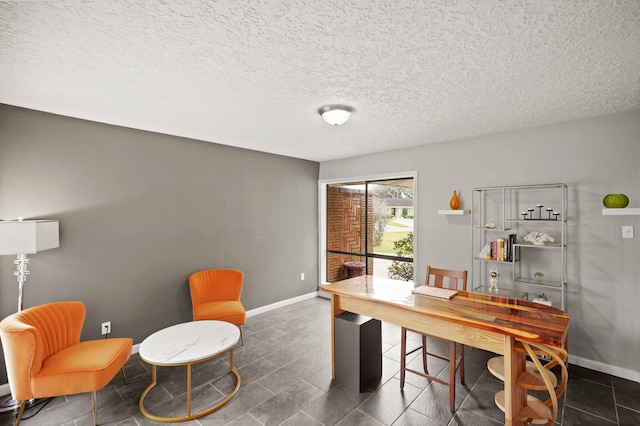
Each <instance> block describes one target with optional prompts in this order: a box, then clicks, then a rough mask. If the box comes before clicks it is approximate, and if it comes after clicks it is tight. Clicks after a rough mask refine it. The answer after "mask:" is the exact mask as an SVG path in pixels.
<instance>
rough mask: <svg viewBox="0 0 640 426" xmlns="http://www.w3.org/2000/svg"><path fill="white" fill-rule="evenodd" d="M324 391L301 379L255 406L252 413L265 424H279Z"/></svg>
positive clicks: (270, 425)
mask: <svg viewBox="0 0 640 426" xmlns="http://www.w3.org/2000/svg"><path fill="white" fill-rule="evenodd" d="M322 393H323V392H322V391H321V390H320V389H318V388H316V387H315V386H313V385H311V384H309V383H307V382H305V381H299V382H297V383H295V384H294V385H292V386H290V387H288V388H287V389H285V390H283V391H282V392H280V393H278V394H276V395H274V396H273V397H271V398H269V399H268V400H266V401H264V402H263V403H262V404H260V405H258V406H257V407H255V408H253V409H252V410H251V411H250V413H251V415H252V416H253V417H255V418H256V419H258V421H260V422H261V423H262V424H264V425H265V426H275V425H279V424H281V423H282V422H284V421H285V420H287V419H288V418H289V417H291V416H293V415H295V414H296V413H297V412H298V411H300V409H301V408H302V406H303V405H304V404H305V403H307V401H310V400H314V399H316V398H317V397H318V396H320V395H321V394H322Z"/></svg>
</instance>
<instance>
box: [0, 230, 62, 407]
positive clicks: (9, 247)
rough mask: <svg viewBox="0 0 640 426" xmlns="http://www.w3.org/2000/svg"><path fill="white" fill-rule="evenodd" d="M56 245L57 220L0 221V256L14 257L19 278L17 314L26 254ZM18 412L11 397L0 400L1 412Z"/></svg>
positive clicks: (57, 240) (20, 308) (57, 243)
mask: <svg viewBox="0 0 640 426" xmlns="http://www.w3.org/2000/svg"><path fill="white" fill-rule="evenodd" d="M58 246H59V239H58V221H57V220H22V219H20V220H16V221H13V220H12V221H0V255H7V254H12V255H17V256H18V257H17V259H16V260H14V261H13V263H14V264H15V265H16V270H15V271H14V273H13V275H15V276H16V277H17V278H18V312H20V311H22V306H23V294H24V283H25V281H26V280H27V275H29V269H28V266H29V259H27V254H34V253H38V252H40V251H44V250H49V249H52V248H56V247H58ZM17 409H18V404H17V401H15V400H14V399H13V398H11V395H6V396H3V397H0V413H3V412H7V411H13V410H17Z"/></svg>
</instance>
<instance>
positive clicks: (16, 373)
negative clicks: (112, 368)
mask: <svg viewBox="0 0 640 426" xmlns="http://www.w3.org/2000/svg"><path fill="white" fill-rule="evenodd" d="M85 316H86V308H85V306H84V304H83V303H82V302H76V301H73V302H55V303H47V304H45V305H39V306H34V307H32V308H28V309H25V310H23V311H21V312H16V313H15V314H12V315H9V316H8V317H6V318H5V319H3V320H2V321H1V322H0V338H1V339H2V348H3V350H4V357H5V365H6V367H7V377H8V379H9V387H10V388H11V394H12V395H13V398H14V399H15V400H18V401H22V400H25V399H31V398H33V397H34V395H33V393H32V391H31V377H32V376H33V375H36V374H38V372H39V371H40V368H41V367H42V362H43V361H44V360H45V359H47V358H48V357H50V356H51V355H53V354H55V353H56V352H58V351H60V350H62V349H64V348H66V347H68V346H71V345H74V344H76V343H78V342H79V341H80V333H81V332H82V325H83V324H84V319H85Z"/></svg>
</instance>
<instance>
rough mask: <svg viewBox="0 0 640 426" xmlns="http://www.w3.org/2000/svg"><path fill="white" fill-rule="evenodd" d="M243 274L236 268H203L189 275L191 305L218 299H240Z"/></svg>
mask: <svg viewBox="0 0 640 426" xmlns="http://www.w3.org/2000/svg"><path fill="white" fill-rule="evenodd" d="M243 280H244V274H243V273H242V272H241V271H238V270H236V269H205V270H204V271H199V272H195V273H193V274H191V276H189V291H190V292H191V303H192V304H193V306H196V305H200V304H202V303H206V302H216V301H220V300H240V295H241V294H242V283H243Z"/></svg>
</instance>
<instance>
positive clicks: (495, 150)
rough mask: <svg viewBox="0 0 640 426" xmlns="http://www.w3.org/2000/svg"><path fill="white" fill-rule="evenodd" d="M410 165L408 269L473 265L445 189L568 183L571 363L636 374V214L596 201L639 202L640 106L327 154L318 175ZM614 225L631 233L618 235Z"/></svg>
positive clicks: (639, 275) (639, 219)
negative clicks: (412, 260) (411, 247)
mask: <svg viewBox="0 0 640 426" xmlns="http://www.w3.org/2000/svg"><path fill="white" fill-rule="evenodd" d="M409 170H415V171H417V177H418V178H417V182H416V185H417V193H416V194H417V200H416V205H417V210H416V245H417V247H416V256H417V257H416V271H417V279H418V280H419V281H423V280H424V278H425V273H426V265H427V264H431V265H436V266H440V267H444V268H451V269H469V270H470V269H471V257H472V254H473V253H472V250H471V229H470V226H471V225H470V224H471V217H470V216H442V215H438V214H437V210H438V209H448V208H449V207H448V205H449V199H450V198H451V195H452V191H453V190H454V189H456V190H458V191H459V192H458V193H459V195H460V198H461V201H462V207H463V208H467V209H470V208H471V192H472V189H473V188H475V187H482V186H499V185H520V184H537V183H556V182H564V183H566V184H567V185H568V188H569V213H568V219H569V225H568V312H569V314H570V315H571V323H570V331H569V353H570V360H571V362H572V363H575V364H579V365H582V366H585V367H588V368H593V369H596V370H600V371H604V372H608V373H611V374H614V375H618V376H621V377H626V378H629V379H632V380H635V381H640V356H639V355H638V354H640V216H603V215H602V207H603V206H602V198H603V197H604V196H605V195H606V194H607V193H625V194H627V195H628V196H629V198H630V200H631V201H630V205H629V207H640V110H635V111H631V112H627V113H618V114H612V115H607V116H601V117H595V118H591V119H587V120H580V121H574V122H567V123H559V124H555V125H550V126H545V127H538V128H530V129H523V130H518V131H512V132H506V133H501V134H493V135H488V136H483V137H477V138H472V139H465V140H459V141H452V142H446V143H437V144H428V145H423V146H420V147H417V148H412V149H406V150H400V151H391V152H385V153H381V154H376V155H367V156H362V157H357V158H351V159H345V160H336V161H327V162H322V163H321V164H320V179H321V180H332V179H348V178H350V177H365V176H381V175H384V174H385V173H389V174H394V173H397V172H403V171H409ZM622 225H631V226H634V230H635V238H634V239H622V230H621V227H622Z"/></svg>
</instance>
